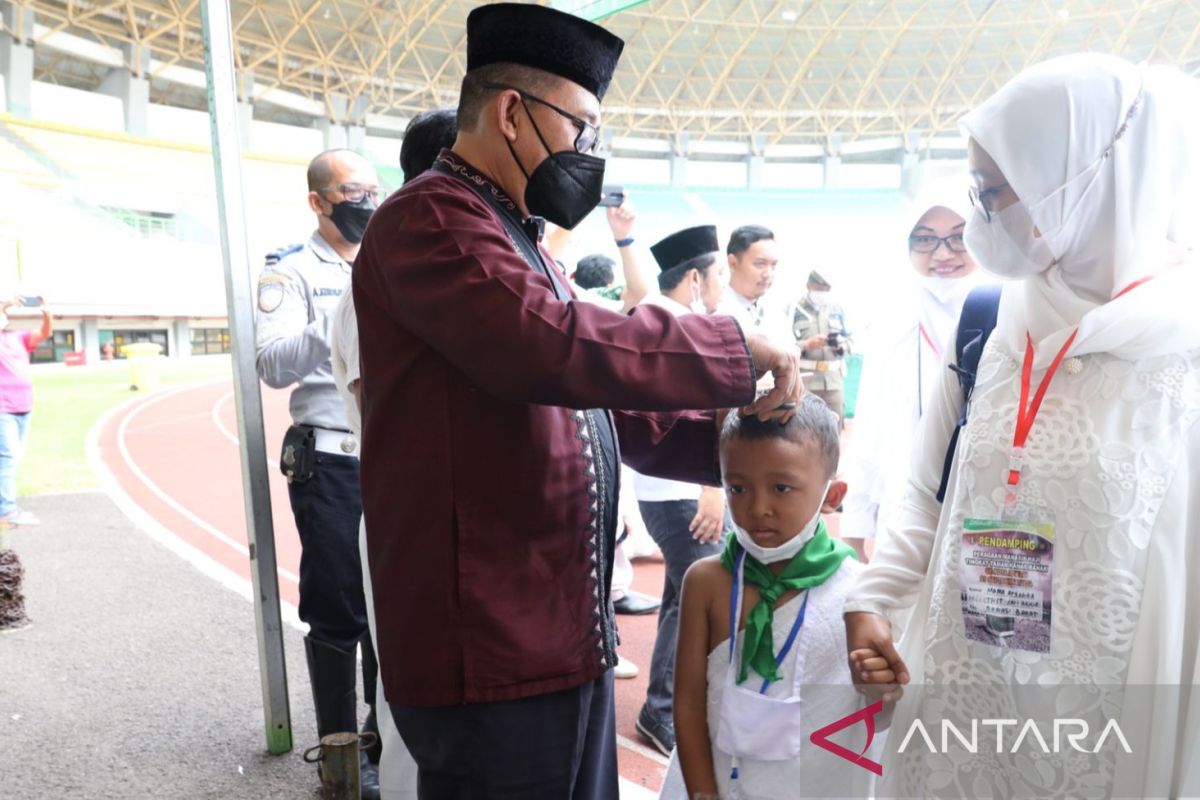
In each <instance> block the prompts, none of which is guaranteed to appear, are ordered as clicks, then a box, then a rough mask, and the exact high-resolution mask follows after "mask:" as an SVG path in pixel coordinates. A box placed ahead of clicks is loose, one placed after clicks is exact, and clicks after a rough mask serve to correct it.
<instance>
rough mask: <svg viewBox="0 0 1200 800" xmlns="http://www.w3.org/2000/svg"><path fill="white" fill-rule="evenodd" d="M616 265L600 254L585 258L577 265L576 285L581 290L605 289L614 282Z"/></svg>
mask: <svg viewBox="0 0 1200 800" xmlns="http://www.w3.org/2000/svg"><path fill="white" fill-rule="evenodd" d="M616 265H617V263H616V262H615V261H613V260H612V259H611V258H609V257H608V256H602V255H600V254H599V253H593V254H592V255H590V256H584V257H583V258H581V259H579V263H578V264H576V265H575V285H576V286H578V287H579V288H580V289H603V288H605V287H607V286H609V285H610V284H611V283H612V282H613V275H614V273H613V267H615V266H616Z"/></svg>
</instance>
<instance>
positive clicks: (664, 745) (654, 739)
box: [634, 708, 675, 758]
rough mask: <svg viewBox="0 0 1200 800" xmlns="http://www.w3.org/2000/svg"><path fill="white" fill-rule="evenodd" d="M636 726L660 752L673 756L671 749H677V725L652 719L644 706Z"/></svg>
mask: <svg viewBox="0 0 1200 800" xmlns="http://www.w3.org/2000/svg"><path fill="white" fill-rule="evenodd" d="M634 727H636V728H637V731H638V733H640V734H641V735H642V736H644V737H646V739H647V740H649V742H650V744H652V745H654V747H655V748H656V749H657V750H658V752H660V753H662V754H663V755H664V756H667V757H668V758H669V757H670V756H671V751H672V750H674V749H675V726H674V725H673V724H672V723H670V722H662V721H659V720H655V719H652V718H651V717H650V715H649V714H647V713H646V709H644V708H643V709H642V711H641V713H639V714H638V718H637V722H636V723H634Z"/></svg>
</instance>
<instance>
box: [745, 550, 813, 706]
mask: <svg viewBox="0 0 1200 800" xmlns="http://www.w3.org/2000/svg"><path fill="white" fill-rule="evenodd" d="M745 558H746V551H745V550H743V551H742V552H740V553H738V557H737V563H736V564H734V566H733V588H732V589H731V590H730V592H729V668H730V669H737V652H736V647H737V631H738V621H739V620H738V616H739V614H738V611H739V610H740V609H739V607H738V588H739V584H740V583H741V581H740V580H739V578H740V577H741V574H742V567H743V564H744V561H745ZM808 595H809V592H808V590H807V589H806V590H805V591H804V602H802V603H801V604H800V613H798V614H797V615H796V621H795V622H793V623H792V630H791V631H790V632H789V633H788V637H787V640H786V641H785V642H784V643H783V648H782V649H781V650H780V651H779V655H777V656H775V667H776V668H777V669H778V668H779V667H780V666H781V665H782V664H783V659H784V658H785V657H786V656H787V654H788V651H789V650H791V649H792V645H793V644H795V643H796V635H797V634H798V633H800V626H801V625H803V624H804V613H805V611H807V610H808ZM760 602H761V601H760ZM745 658H746V655H745V653H743V654H742V660H743V661H744V660H745ZM769 684H770V681H769V680H767V679H766V678H763V683H762V688H761V689H759V690H758V693H759V694H766V693H767V686H768V685H769Z"/></svg>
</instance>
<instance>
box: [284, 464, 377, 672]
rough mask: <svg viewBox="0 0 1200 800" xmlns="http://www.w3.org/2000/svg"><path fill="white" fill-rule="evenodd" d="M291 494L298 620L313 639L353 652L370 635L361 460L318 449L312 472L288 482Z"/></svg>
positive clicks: (289, 494)
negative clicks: (361, 547) (361, 538)
mask: <svg viewBox="0 0 1200 800" xmlns="http://www.w3.org/2000/svg"><path fill="white" fill-rule="evenodd" d="M288 496H289V498H290V499H291V501H292V514H293V515H294V516H295V518H296V528H297V529H298V530H299V531H300V547H301V553H300V619H301V620H303V621H304V622H307V623H308V626H309V628H310V631H309V635H310V636H311V637H312V638H314V639H317V640H319V641H322V642H326V643H328V644H331V645H333V646H334V647H337V648H340V649H342V650H349V651H353V650H354V649H355V648H356V647H357V646H358V642H359V640H360V639H362V638H363V636H365V635H366V633H367V603H366V600H365V598H364V595H363V580H362V563H361V559H360V558H359V554H358V521H359V519H360V518H361V517H362V498H361V495H360V494H359V485H358V459H357V458H354V457H352V456H338V455H330V454H328V453H317V461H316V467H315V468H314V470H313V476H312V477H311V478H309V479H308V480H307V481H305V482H303V483H289V484H288Z"/></svg>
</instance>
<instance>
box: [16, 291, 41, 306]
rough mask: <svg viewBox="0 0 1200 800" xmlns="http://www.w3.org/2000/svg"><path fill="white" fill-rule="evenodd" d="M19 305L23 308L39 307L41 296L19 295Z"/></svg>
mask: <svg viewBox="0 0 1200 800" xmlns="http://www.w3.org/2000/svg"><path fill="white" fill-rule="evenodd" d="M20 300H21V305H22V306H24V307H25V308H41V307H42V296H41V295H37V294H23V295H21V297H20Z"/></svg>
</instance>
